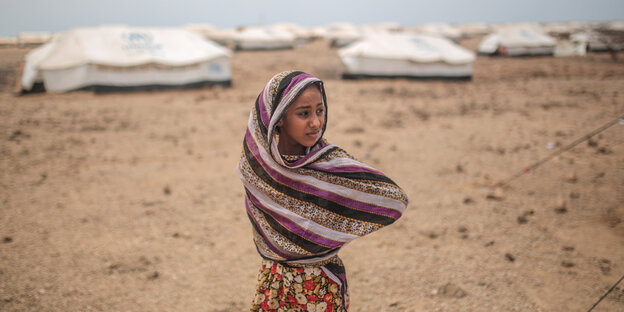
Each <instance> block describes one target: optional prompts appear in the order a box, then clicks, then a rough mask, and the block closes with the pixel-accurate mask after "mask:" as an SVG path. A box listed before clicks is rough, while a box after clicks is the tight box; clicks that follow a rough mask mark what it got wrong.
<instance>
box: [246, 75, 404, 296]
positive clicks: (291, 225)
mask: <svg viewBox="0 0 624 312" xmlns="http://www.w3.org/2000/svg"><path fill="white" fill-rule="evenodd" d="M312 84H317V85H319V87H320V90H321V93H322V96H323V102H324V104H325V112H327V100H326V96H325V89H324V87H323V83H322V82H321V81H320V80H319V79H318V78H316V77H314V76H312V75H308V74H305V73H302V72H297V71H287V72H282V73H279V74H277V75H276V76H274V77H273V78H272V79H271V80H270V81H269V82H268V83H267V85H266V86H265V87H264V89H263V90H262V92H261V93H260V95H259V96H258V98H257V99H256V102H255V105H254V107H253V109H252V111H251V114H250V116H249V122H248V125H247V131H246V133H245V139H244V142H243V152H242V156H241V159H240V162H239V165H238V173H239V175H240V178H241V180H242V182H243V185H244V188H245V193H246V197H245V206H246V208H247V214H248V216H249V219H250V221H251V223H252V225H253V230H254V231H253V232H254V242H255V244H256V247H257V250H258V252H259V253H260V255H261V256H262V257H264V258H267V259H271V260H274V261H277V262H280V263H282V264H285V265H291V266H306V265H315V266H320V267H321V269H323V270H324V271H325V272H326V273H327V274H328V276H329V277H330V278H332V279H333V280H334V281H336V282H337V283H339V284H341V285H343V290H344V291H346V278H345V276H344V273H345V270H344V266H343V265H342V262H341V261H340V259H339V258H338V257H337V253H338V250H339V249H340V247H342V246H343V245H345V244H346V243H348V242H350V241H351V240H353V239H355V238H358V237H360V236H364V235H366V234H369V233H371V232H373V231H376V230H379V229H381V228H382V227H384V226H386V225H389V224H391V223H393V222H394V221H396V220H397V219H398V218H399V217H400V216H401V214H402V213H403V211H404V210H405V209H406V207H407V196H406V195H405V193H404V192H403V191H402V190H401V188H400V187H399V186H397V185H396V183H394V182H393V181H392V180H391V179H390V178H388V177H386V176H385V175H384V174H383V173H381V172H380V171H378V170H376V169H373V168H371V167H370V166H368V165H366V164H364V163H362V162H359V161H357V160H355V159H354V158H353V157H352V156H351V155H349V154H348V153H347V152H346V151H344V150H343V149H341V148H339V147H337V146H335V145H332V144H329V143H328V142H327V141H326V140H325V139H319V141H318V142H317V143H316V144H315V145H314V146H312V147H311V148H308V150H307V153H306V154H305V155H304V156H302V157H300V158H297V159H296V160H290V161H289V160H288V159H287V158H285V157H283V156H282V155H280V153H279V150H278V148H277V145H278V144H277V141H278V140H279V134H277V132H278V131H276V125H277V123H278V122H279V120H280V119H281V118H282V117H283V116H284V114H285V112H286V110H287V109H288V107H289V105H290V104H291V103H293V101H294V100H295V99H296V98H297V96H298V95H299V94H301V92H302V91H303V90H304V89H305V88H306V87H308V86H310V85H312ZM326 117H327V116H326ZM325 120H327V118H325ZM325 124H326V123H325ZM324 131H325V128H324V127H323V132H324ZM321 138H322V135H321Z"/></svg>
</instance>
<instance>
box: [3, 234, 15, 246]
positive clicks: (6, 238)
mask: <svg viewBox="0 0 624 312" xmlns="http://www.w3.org/2000/svg"><path fill="white" fill-rule="evenodd" d="M2 242H4V243H5V244H8V243H11V242H13V237H11V236H5V237H4V238H3V239H2Z"/></svg>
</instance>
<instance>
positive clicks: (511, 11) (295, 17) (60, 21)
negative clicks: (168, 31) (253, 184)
mask: <svg viewBox="0 0 624 312" xmlns="http://www.w3.org/2000/svg"><path fill="white" fill-rule="evenodd" d="M608 20H624V1H623V0H520V1H519V0H430V1H414V0H378V1H374V0H359V1H358V0H316V1H302V0H290V1H287V0H264V1H263V0H228V1H210V0H194V1H193V0H176V1H174V0H0V36H16V35H17V34H19V33H20V32H33V31H49V32H56V31H63V30H67V29H70V28H73V27H79V26H96V25H101V24H126V25H130V26H180V25H184V24H187V23H209V24H212V25H215V26H218V27H228V28H231V27H236V26H241V25H252V24H262V23H264V24H272V23H276V22H295V23H298V24H301V25H304V26H320V25H327V24H329V23H331V22H339V21H340V22H342V21H346V22H353V23H356V24H364V23H378V22H399V23H400V24H402V25H408V26H410V25H418V24H422V23H428V22H448V23H465V22H477V21H478V22H493V23H500V22H527V21H528V22H557V21H608Z"/></svg>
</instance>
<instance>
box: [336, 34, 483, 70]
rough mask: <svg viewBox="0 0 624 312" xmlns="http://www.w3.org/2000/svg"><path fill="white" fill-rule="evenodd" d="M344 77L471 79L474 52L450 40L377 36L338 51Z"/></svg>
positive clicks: (399, 35) (405, 36)
mask: <svg viewBox="0 0 624 312" xmlns="http://www.w3.org/2000/svg"><path fill="white" fill-rule="evenodd" d="M338 54H339V56H340V58H341V59H342V63H343V64H344V67H345V72H344V74H343V77H345V78H360V77H409V78H451V79H470V78H471V77H472V63H473V62H474V60H475V56H474V53H472V52H471V51H469V50H467V49H464V48H462V47H460V46H458V45H456V44H455V43H453V42H451V41H450V40H448V39H444V38H439V37H433V36H427V35H416V34H412V35H410V34H388V33H386V34H381V33H379V34H374V35H369V36H367V37H365V38H364V39H362V40H360V41H358V42H355V43H353V44H351V45H349V46H347V47H345V48H342V49H340V50H339V51H338Z"/></svg>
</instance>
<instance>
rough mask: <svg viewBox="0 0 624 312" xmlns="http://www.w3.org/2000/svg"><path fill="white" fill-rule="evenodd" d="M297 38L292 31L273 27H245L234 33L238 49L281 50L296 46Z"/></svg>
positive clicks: (235, 45)
mask: <svg viewBox="0 0 624 312" xmlns="http://www.w3.org/2000/svg"><path fill="white" fill-rule="evenodd" d="M295 44H296V38H295V36H294V35H292V34H291V33H290V32H287V31H285V30H283V29H278V28H272V27H259V26H254V27H245V28H243V29H241V30H240V31H238V32H237V33H236V34H235V35H234V47H235V49H236V50H279V49H292V48H294V47H295Z"/></svg>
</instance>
